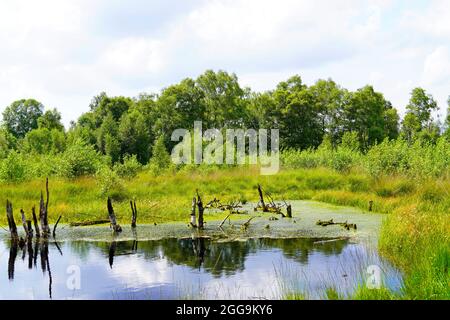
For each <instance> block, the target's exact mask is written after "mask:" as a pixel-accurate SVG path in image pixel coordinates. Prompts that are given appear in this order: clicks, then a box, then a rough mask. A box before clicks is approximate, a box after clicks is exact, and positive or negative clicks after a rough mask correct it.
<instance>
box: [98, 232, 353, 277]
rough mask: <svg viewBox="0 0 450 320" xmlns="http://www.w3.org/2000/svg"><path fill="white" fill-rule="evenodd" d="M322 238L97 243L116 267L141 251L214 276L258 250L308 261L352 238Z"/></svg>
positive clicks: (230, 270) (239, 265) (334, 251)
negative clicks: (118, 259) (121, 258)
mask: <svg viewBox="0 0 450 320" xmlns="http://www.w3.org/2000/svg"><path fill="white" fill-rule="evenodd" d="M320 240H321V239H313V238H296V239H269V238H262V239H249V240H246V241H229V242H216V241H212V240H211V239H209V238H202V237H198V238H195V237H194V238H186V239H162V240H156V241H143V242H141V243H140V246H139V251H137V248H136V246H137V241H136V240H134V241H121V242H117V241H113V242H111V243H101V242H99V243H95V244H94V245H96V246H100V248H102V250H104V249H106V248H108V258H109V265H110V266H111V268H112V266H113V262H114V257H115V256H123V255H129V254H134V253H136V252H139V254H140V255H142V256H143V257H144V258H145V259H147V260H153V259H155V258H165V259H167V260H168V262H169V263H172V264H177V265H185V266H189V267H191V268H193V269H200V268H203V269H204V270H205V271H206V272H208V273H211V274H212V275H213V276H214V277H217V278H218V277H221V276H222V275H232V274H235V273H236V272H240V271H243V270H244V268H245V261H246V259H247V257H248V256H249V254H251V253H255V252H256V251H257V250H274V249H279V250H280V251H281V252H282V253H283V254H284V256H285V257H286V258H288V259H292V260H294V261H296V262H299V263H302V264H307V263H308V258H309V256H310V254H311V253H312V252H314V251H316V252H320V253H322V254H324V255H326V256H330V255H338V254H340V253H341V252H342V250H343V249H344V247H345V246H346V245H347V244H348V240H336V241H332V242H323V243H321V244H320V245H316V244H315V243H316V242H318V241H320Z"/></svg>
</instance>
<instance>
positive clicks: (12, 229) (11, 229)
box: [6, 200, 19, 240]
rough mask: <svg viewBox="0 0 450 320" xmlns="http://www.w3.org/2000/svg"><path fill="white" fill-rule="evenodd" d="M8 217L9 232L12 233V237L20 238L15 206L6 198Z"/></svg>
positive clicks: (14, 238)
mask: <svg viewBox="0 0 450 320" xmlns="http://www.w3.org/2000/svg"><path fill="white" fill-rule="evenodd" d="M6 218H7V220H8V227H9V232H10V233H11V238H12V239H13V240H17V239H18V238H19V236H18V234H17V226H16V222H15V221H14V215H13V208H12V203H11V202H9V200H6Z"/></svg>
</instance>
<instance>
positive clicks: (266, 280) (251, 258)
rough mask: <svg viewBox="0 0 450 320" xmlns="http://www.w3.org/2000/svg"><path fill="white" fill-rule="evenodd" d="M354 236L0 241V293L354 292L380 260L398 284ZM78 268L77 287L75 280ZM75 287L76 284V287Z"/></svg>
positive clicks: (393, 284) (227, 295) (234, 295)
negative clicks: (231, 239)
mask: <svg viewBox="0 0 450 320" xmlns="http://www.w3.org/2000/svg"><path fill="white" fill-rule="evenodd" d="M368 248H369V247H367V246H366V245H364V244H362V243H354V242H352V241H351V240H349V239H340V240H332V241H330V239H318V238H293V239H270V238H252V239H246V240H244V241H220V242H218V241H214V240H211V239H208V238H184V239H176V238H170V239H161V240H145V241H137V240H134V241H128V240H127V241H64V242H59V243H57V242H50V243H37V242H36V241H34V242H30V243H29V244H24V245H23V247H22V248H21V247H20V246H19V245H18V244H16V245H13V244H11V242H10V241H9V240H7V239H4V240H3V241H1V242H0V299H179V298H191V299H218V298H220V299H281V298H283V296H284V295H285V294H286V293H289V292H291V291H298V290H301V291H302V292H304V293H305V294H306V295H307V298H311V299H321V298H324V297H325V290H326V289H327V288H334V289H336V290H337V291H338V292H340V293H341V294H342V295H351V294H352V292H354V290H355V288H356V287H357V286H358V285H361V284H364V283H365V282H366V280H367V277H368V274H367V267H368V266H370V265H377V266H379V267H380V268H381V270H382V281H383V283H384V285H385V286H387V287H388V288H390V289H391V290H394V291H395V290H399V288H400V286H401V275H400V273H399V272H398V271H397V270H396V269H395V268H393V267H392V266H391V265H390V264H389V263H388V262H387V261H385V260H383V259H382V258H380V257H379V256H378V254H377V253H376V251H374V250H371V249H368ZM78 271H79V280H80V281H79V285H80V286H79V288H77V285H76V284H77V282H76V281H75V282H74V280H73V279H74V278H73V277H74V276H75V277H76V276H77V274H78ZM74 287H75V288H74Z"/></svg>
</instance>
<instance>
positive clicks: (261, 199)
mask: <svg viewBox="0 0 450 320" xmlns="http://www.w3.org/2000/svg"><path fill="white" fill-rule="evenodd" d="M258 194H259V203H260V204H261V208H262V211H263V212H267V211H268V210H267V207H266V204H265V202H264V196H263V192H262V188H261V185H260V184H258Z"/></svg>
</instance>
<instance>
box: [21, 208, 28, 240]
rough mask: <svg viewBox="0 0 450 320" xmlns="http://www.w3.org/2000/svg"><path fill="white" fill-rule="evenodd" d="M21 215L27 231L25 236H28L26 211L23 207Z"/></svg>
mask: <svg viewBox="0 0 450 320" xmlns="http://www.w3.org/2000/svg"><path fill="white" fill-rule="evenodd" d="M20 215H21V216H22V226H23V230H24V231H25V236H26V237H28V232H29V231H28V226H27V219H26V217H25V212H24V211H23V209H20Z"/></svg>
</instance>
